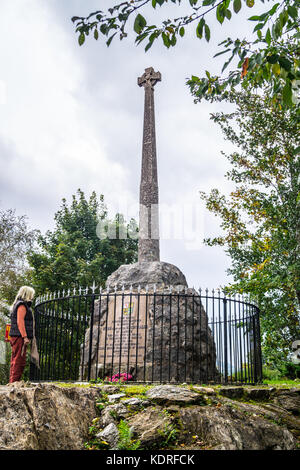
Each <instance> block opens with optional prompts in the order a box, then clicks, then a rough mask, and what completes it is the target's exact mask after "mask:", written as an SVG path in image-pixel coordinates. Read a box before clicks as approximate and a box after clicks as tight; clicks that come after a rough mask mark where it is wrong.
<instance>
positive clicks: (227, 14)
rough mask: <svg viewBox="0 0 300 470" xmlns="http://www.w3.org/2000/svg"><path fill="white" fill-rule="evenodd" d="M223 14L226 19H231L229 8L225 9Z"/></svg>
mask: <svg viewBox="0 0 300 470" xmlns="http://www.w3.org/2000/svg"><path fill="white" fill-rule="evenodd" d="M225 16H226V18H227V19H228V20H230V19H231V11H230V10H225Z"/></svg>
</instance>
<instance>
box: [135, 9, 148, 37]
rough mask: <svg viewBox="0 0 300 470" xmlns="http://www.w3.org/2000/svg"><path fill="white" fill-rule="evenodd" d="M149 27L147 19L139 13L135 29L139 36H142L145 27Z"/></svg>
mask: <svg viewBox="0 0 300 470" xmlns="http://www.w3.org/2000/svg"><path fill="white" fill-rule="evenodd" d="M146 25H147V21H146V20H145V18H144V17H143V16H142V15H141V14H140V13H139V14H138V15H137V17H136V18H135V21H134V25H133V29H134V31H135V32H136V33H137V34H140V33H141V32H142V31H143V29H144V28H145V26H146Z"/></svg>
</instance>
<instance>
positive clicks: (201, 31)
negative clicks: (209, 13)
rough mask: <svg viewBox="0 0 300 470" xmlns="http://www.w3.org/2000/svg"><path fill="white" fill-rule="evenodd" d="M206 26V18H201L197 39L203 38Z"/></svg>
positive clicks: (197, 29)
mask: <svg viewBox="0 0 300 470" xmlns="http://www.w3.org/2000/svg"><path fill="white" fill-rule="evenodd" d="M204 25H205V20H204V18H201V20H200V21H199V23H198V26H197V28H196V34H197V37H198V38H199V39H201V38H202V35H203V27H204Z"/></svg>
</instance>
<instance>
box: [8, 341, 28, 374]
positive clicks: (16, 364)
mask: <svg viewBox="0 0 300 470" xmlns="http://www.w3.org/2000/svg"><path fill="white" fill-rule="evenodd" d="M10 344H11V347H12V352H11V361H10V374H9V383H12V382H17V381H19V380H20V379H21V376H22V374H23V371H24V368H25V365H26V349H27V345H24V340H23V338H22V337H21V336H13V337H11V339H10ZM23 345H24V348H23Z"/></svg>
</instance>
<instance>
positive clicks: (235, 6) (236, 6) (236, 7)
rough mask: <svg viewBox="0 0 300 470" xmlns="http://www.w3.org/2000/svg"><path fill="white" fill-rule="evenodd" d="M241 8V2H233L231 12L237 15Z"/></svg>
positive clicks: (235, 0)
mask: <svg viewBox="0 0 300 470" xmlns="http://www.w3.org/2000/svg"><path fill="white" fill-rule="evenodd" d="M241 8H242V2H241V0H233V11H234V13H238V12H239V11H240V9H241Z"/></svg>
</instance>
